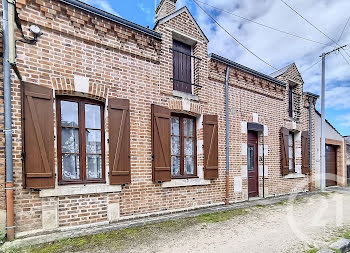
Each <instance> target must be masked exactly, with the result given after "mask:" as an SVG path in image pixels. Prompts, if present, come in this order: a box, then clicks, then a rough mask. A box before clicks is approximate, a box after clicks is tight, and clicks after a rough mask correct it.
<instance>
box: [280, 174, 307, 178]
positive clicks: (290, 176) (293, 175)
mask: <svg viewBox="0 0 350 253" xmlns="http://www.w3.org/2000/svg"><path fill="white" fill-rule="evenodd" d="M305 177H306V175H305V174H300V173H295V174H294V173H293V174H288V175H287V176H284V177H283V178H284V179H293V178H305Z"/></svg>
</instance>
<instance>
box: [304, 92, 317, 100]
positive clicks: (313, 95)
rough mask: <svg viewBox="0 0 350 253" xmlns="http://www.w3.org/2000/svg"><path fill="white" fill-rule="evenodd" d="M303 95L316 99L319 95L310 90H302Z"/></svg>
mask: <svg viewBox="0 0 350 253" xmlns="http://www.w3.org/2000/svg"><path fill="white" fill-rule="evenodd" d="M304 95H305V96H309V97H314V98H316V99H317V98H319V97H320V96H319V95H317V94H315V93H312V92H304Z"/></svg>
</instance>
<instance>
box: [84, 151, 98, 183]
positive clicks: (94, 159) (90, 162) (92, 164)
mask: <svg viewBox="0 0 350 253" xmlns="http://www.w3.org/2000/svg"><path fill="white" fill-rule="evenodd" d="M86 167H87V168H86V177H87V178H88V179H96V178H97V179H98V178H102V158H101V155H87V157H86Z"/></svg>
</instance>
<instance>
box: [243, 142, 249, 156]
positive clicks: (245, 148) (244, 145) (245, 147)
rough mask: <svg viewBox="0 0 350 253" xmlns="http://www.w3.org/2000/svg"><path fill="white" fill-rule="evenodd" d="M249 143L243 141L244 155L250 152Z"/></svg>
mask: <svg viewBox="0 0 350 253" xmlns="http://www.w3.org/2000/svg"><path fill="white" fill-rule="evenodd" d="M247 149H248V145H247V143H242V155H247V152H248V150H247Z"/></svg>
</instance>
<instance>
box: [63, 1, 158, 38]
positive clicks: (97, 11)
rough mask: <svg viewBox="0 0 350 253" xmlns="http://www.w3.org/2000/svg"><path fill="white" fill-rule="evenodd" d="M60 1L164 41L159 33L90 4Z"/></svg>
mask: <svg viewBox="0 0 350 253" xmlns="http://www.w3.org/2000/svg"><path fill="white" fill-rule="evenodd" d="M59 1H60V2H62V3H65V4H67V5H70V6H73V7H75V8H77V9H80V10H83V11H86V12H89V13H91V14H93V15H96V16H99V17H101V18H104V19H108V20H110V21H112V22H114V23H117V24H120V25H123V26H126V27H128V28H131V29H133V30H136V31H138V32H141V33H144V34H146V35H149V36H151V37H154V38H155V39H158V40H161V39H162V36H161V34H160V33H158V32H155V31H153V30H151V29H148V28H146V27H143V26H141V25H138V24H135V23H133V22H131V21H128V20H126V19H123V18H121V17H118V16H116V15H113V14H111V13H108V12H106V11H103V10H100V9H98V8H96V7H93V6H91V5H88V4H86V3H83V2H81V1H78V0H59Z"/></svg>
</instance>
